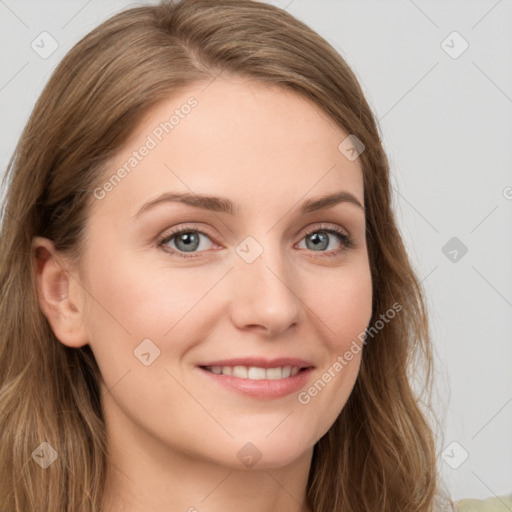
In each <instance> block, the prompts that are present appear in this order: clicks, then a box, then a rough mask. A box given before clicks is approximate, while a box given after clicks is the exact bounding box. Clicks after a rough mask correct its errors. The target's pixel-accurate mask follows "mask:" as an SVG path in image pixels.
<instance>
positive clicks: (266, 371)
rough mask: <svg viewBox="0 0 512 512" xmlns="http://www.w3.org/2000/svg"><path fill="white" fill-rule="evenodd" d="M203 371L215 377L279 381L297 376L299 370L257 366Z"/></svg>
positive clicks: (211, 368) (290, 367)
mask: <svg viewBox="0 0 512 512" xmlns="http://www.w3.org/2000/svg"><path fill="white" fill-rule="evenodd" d="M204 369H205V370H207V371H209V372H212V373H216V374H217V375H231V376H233V377H238V378H239V379H251V380H279V379H287V378H288V377H293V376H294V375H297V373H299V371H300V370H301V369H300V368H299V367H298V366H278V367H276V368H260V367H258V366H205V367H204Z"/></svg>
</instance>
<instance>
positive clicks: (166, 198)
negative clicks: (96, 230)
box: [133, 191, 365, 219]
mask: <svg viewBox="0 0 512 512" xmlns="http://www.w3.org/2000/svg"><path fill="white" fill-rule="evenodd" d="M161 203H182V204H186V205H189V206H195V207H197V208H202V209H204V210H209V211H213V212H219V213H227V214H229V215H236V214H238V213H239V212H240V206H239V205H237V204H235V203H233V202H232V201H231V200H230V199H227V198H225V197H218V196H207V195H199V194H190V193H188V192H164V193H163V194H161V195H159V196H158V197H156V198H154V199H151V200H150V201H148V202H146V203H144V204H143V205H142V207H141V208H140V210H139V211H138V212H137V213H136V214H135V215H134V216H133V218H134V219H137V218H138V217H140V216H141V215H142V214H143V213H144V212H146V211H147V210H149V209H151V208H153V207H155V206H156V205H158V204H161ZM340 203H349V204H353V205H355V206H357V207H358V208H360V209H361V210H362V211H363V212H364V211H365V208H364V206H363V205H362V204H361V203H360V202H359V200H358V199H357V198H356V197H355V196H354V195H353V194H352V193H350V192H346V191H341V192H336V193H333V194H329V195H326V196H322V197H318V198H314V199H308V200H307V201H304V203H302V205H301V207H300V209H299V213H300V214H305V213H311V212H315V211H318V210H323V209H327V208H332V207H333V206H335V205H337V204H340Z"/></svg>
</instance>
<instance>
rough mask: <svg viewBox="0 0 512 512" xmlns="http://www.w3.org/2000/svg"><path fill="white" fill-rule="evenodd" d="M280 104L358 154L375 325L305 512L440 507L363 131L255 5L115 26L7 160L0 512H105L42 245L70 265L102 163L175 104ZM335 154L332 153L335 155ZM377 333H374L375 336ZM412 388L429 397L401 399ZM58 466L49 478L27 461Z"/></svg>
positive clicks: (390, 235) (390, 231)
mask: <svg viewBox="0 0 512 512" xmlns="http://www.w3.org/2000/svg"><path fill="white" fill-rule="evenodd" d="M220 73H226V74H231V75H233V76H242V77H246V78H251V79H254V80H257V81H259V82H264V83H270V84H277V85H280V86H282V87H285V88H291V89H293V90H295V91H297V92H299V93H301V94H302V95H304V96H305V97H307V98H309V99H311V100H313V101H314V102H315V103H316V104H317V105H318V106H319V107H320V108H321V109H323V111H324V112H325V113H326V114H327V116H326V117H327V118H330V119H331V121H332V122H333V123H335V124H337V125H338V126H340V127H341V128H342V129H343V130H344V131H346V132H347V133H349V134H352V135H355V136H356V137H357V138H358V139H359V140H360V141H362V143H363V144H364V146H365V150H364V151H363V153H361V155H360V156H359V158H360V159H361V165H362V168H363V175H364V191H365V192H364V194H365V204H366V223H367V242H368V251H369V257H370V266H371V273H372V279H373V290H374V295H373V316H372V320H371V324H370V325H374V324H375V323H376V322H377V321H378V320H379V319H380V318H381V315H382V314H385V312H386V311H387V310H388V309H389V308H390V307H391V306H392V305H393V304H395V303H398V304H399V305H401V311H400V313H399V314H397V315H396V316H395V318H393V320H392V321H389V322H386V323H384V325H383V327H382V328H381V329H379V330H378V333H375V335H372V337H371V339H370V338H369V340H368V343H367V344H366V346H365V348H364V350H363V353H362V362H361V368H360V373H359V375H358V378H357V381H356V384H355V387H354V389H353V391H352V393H351V395H350V398H349V400H348V402H347V403H346V405H345V407H344V409H343V410H342V412H341V414H340V415H339V417H338V418H337V419H336V421H335V423H334V424H333V426H332V427H331V428H330V430H329V431H328V432H327V433H326V434H325V435H324V436H323V437H322V438H321V439H320V440H319V441H318V443H317V444H316V445H315V448H314V453H313V460H312V465H311V470H310V475H309V481H308V488H307V498H308V502H309V506H310V507H311V509H312V510H313V511H314V512H363V511H364V512H367V511H372V512H397V511H405V510H406V511H408V512H415V511H417V512H420V511H421V512H427V511H431V510H432V508H433V504H434V496H435V493H436V490H437V478H436V454H435V444H434V436H433V433H432V429H431V426H429V422H428V420H427V416H426V414H427V413H426V412H425V411H427V412H428V410H429V409H428V407H426V408H425V410H423V409H424V408H423V406H420V405H419V404H420V403H424V404H427V405H428V403H429V400H428V399H429V396H430V392H429V390H430V389H431V377H432V353H431V352H432V347H431V342H430V339H429V332H428V325H427V318H426V312H425V306H424V301H423V298H422V291H421V288H420V284H419V282H418V279H417V278H416V276H415V274H414V272H413V270H412V268H411V265H410V263H409V261H408V258H407V254H406V251H405V248H404V245H403V243H402V239H401V236H400V234H399V231H398V229H397V226H396V222H395V219H394V215H393V212H392V206H391V190H390V182H389V164H388V161H387V158H386V155H385V153H384V150H383V147H382V142H381V137H380V134H379V131H378V129H377V126H376V122H375V119H374V116H373V114H372V112H371V110H370V107H369V106H368V104H367V102H366V100H365V97H364V95H363V92H362V90H361V87H360V85H359V83H358V81H357V79H356V77H355V75H354V73H353V72H352V70H351V69H350V68H349V67H348V65H347V64H346V62H345V61H344V60H343V59H342V57H341V56H340V55H339V54H338V53H337V52H336V51H335V50H334V49H333V48H332V46H330V45H329V44H328V43H327V42H326V41H325V40H324V39H323V38H321V37H320V36H319V35H318V34H316V33H315V32H314V31H312V30H311V29H310V28H309V27H307V26H306V25H305V24H303V23H302V22H300V21H299V20H297V19H296V18H294V17H293V16H291V15H290V14H289V13H287V12H286V11H284V10H282V9H279V8H277V7H274V6H272V5H268V4H265V3H262V2H257V1H251V0H184V1H182V2H177V1H168V2H164V3H161V4H159V5H156V6H144V7H136V8H132V9H128V10H126V11H124V12H121V13H119V14H116V15H115V16H113V17H111V18H110V19H108V20H107V21H105V22H104V23H102V24H101V25H100V26H98V27H97V28H96V29H94V30H93V31H92V32H90V33H89V34H88V35H86V36H85V37H84V38H83V39H82V40H81V41H79V42H78V43H77V44H76V45H75V46H74V47H73V48H72V49H71V50H70V51H69V53H68V54H67V55H66V56H65V58H64V59H63V60H62V62H61V63H60V64H59V66H58V67H57V69H56V70H55V71H54V73H53V75H52V76H51V78H50V80H49V82H48V84H47V85H46V87H45V88H44V90H43V92H42V94H41V96H40V98H39V100H38V102H37V104H36V105H35V108H34V110H33V112H32V114H31V116H30V119H29V121H28V124H27V125H26V127H25V130H24V132H23V134H22V136H21V138H20V141H19V143H18V145H17V147H16V150H15V152H14V154H13V156H12V158H11V160H10V163H9V167H8V172H7V173H6V176H5V177H4V182H5V183H6V184H7V185H8V193H7V199H6V203H5V207H4V214H3V224H2V231H1V239H0V287H1V290H2V294H1V300H0V324H1V326H2V329H1V331H0V361H1V366H0V509H1V510H2V511H3V512H26V511H28V510H30V511H32V512H42V511H44V512H48V511H58V512H63V511H66V512H76V511H78V510H80V511H87V512H92V511H99V510H101V505H102V497H103V483H104V480H105V471H106V460H107V454H108V451H107V443H106V431H105V424H104V420H103V415H102V409H101V403H100V394H99V386H98V382H99V379H101V375H100V372H99V369H98V366H97V364H96V361H95V359H94V356H93V354H92V352H91V350H90V348H89V346H88V345H86V346H84V347H81V348H80V349H72V348H69V347H66V346H64V345H63V344H62V343H60V342H58V340H57V339H56V337H55V335H54V334H53V332H52V330H51V328H50V326H49V323H48V321H47V319H46V317H45V316H44V315H43V313H42V311H41V309H40V307H39V304H38V299H37V287H36V276H35V271H34V259H35V257H34V256H35V255H34V254H33V253H32V249H31V242H32V238H33V237H34V236H36V235H39V236H44V237H47V238H49V239H51V240H52V241H53V242H54V244H55V247H56V249H57V250H59V251H61V252H62V253H63V254H66V255H68V256H69V257H72V258H73V259H74V260H75V261H77V262H79V261H80V255H81V249H82V248H83V245H82V244H83V243H84V240H83V233H84V225H85V223H86V222H87V216H88V211H89V210H88V209H89V207H90V204H91V202H92V201H93V200H94V198H93V194H92V191H93V190H94V189H95V186H97V184H98V183H101V180H102V178H103V179H104V174H105V164H106V162H107V161H108V160H109V159H110V158H111V157H112V156H113V155H114V154H115V153H116V152H117V151H118V150H119V149H120V148H121V147H122V145H123V144H124V143H125V142H126V141H127V140H128V138H129V136H130V135H131V133H132V131H133V129H134V127H136V126H137V123H138V122H140V120H141V119H142V117H143V116H144V115H145V114H147V112H148V111H149V110H150V109H151V108H152V107H153V106H154V105H156V104H157V103H158V102H160V101H162V100H164V99H166V98H168V97H169V95H170V94H171V93H173V92H174V91H177V90H179V89H182V88H186V86H187V85H190V84H193V83H195V82H198V81H207V80H212V79H214V78H215V77H216V76H217V75H218V74H220ZM340 142H341V141H340ZM381 323H382V321H381ZM412 372H414V376H415V378H418V376H421V378H420V382H422V383H423V384H424V386H423V389H422V390H421V396H420V395H419V394H418V395H417V394H415V392H413V388H412V385H411V378H412ZM42 442H47V443H49V444H50V445H51V446H52V447H53V448H54V449H55V451H56V453H57V454H58V457H57V459H56V460H55V461H54V462H53V464H51V466H50V467H48V468H47V469H46V470H45V471H41V468H40V467H39V465H37V464H35V463H34V461H33V460H32V457H31V455H32V454H33V452H34V450H35V449H36V448H37V447H39V446H40V445H41V443H42Z"/></svg>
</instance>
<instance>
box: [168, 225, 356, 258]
mask: <svg viewBox="0 0 512 512" xmlns="http://www.w3.org/2000/svg"><path fill="white" fill-rule="evenodd" d="M319 231H322V232H325V233H331V234H333V235H336V236H337V237H338V240H339V241H340V242H341V244H342V246H341V247H340V248H339V249H335V250H331V251H320V254H323V255H324V256H327V257H332V256H338V255H340V254H341V253H344V252H346V251H348V250H349V249H351V248H352V247H353V246H354V242H353V240H352V239H351V238H350V236H349V235H347V234H346V233H345V231H344V230H342V229H341V228H338V227H333V226H330V225H325V224H320V225H319V226H314V227H313V228H309V229H307V230H306V231H305V232H304V235H303V237H302V238H301V240H302V239H303V238H305V237H307V236H308V235H311V234H313V233H317V232H319ZM190 232H193V233H199V234H200V235H204V236H206V237H208V238H210V239H211V240H212V242H214V240H213V239H214V237H213V236H212V235H211V234H210V233H208V232H207V231H202V230H200V229H197V228H192V227H188V226H182V227H180V228H177V229H176V230H174V231H172V232H171V233H167V234H165V235H163V236H162V237H160V239H159V241H158V247H162V249H163V251H164V252H167V253H169V254H176V255H178V256H179V257H181V258H197V257H200V254H201V253H202V252H205V251H199V252H197V253H190V254H191V256H184V254H185V253H184V252H182V251H175V250H173V249H169V248H168V247H167V248H165V249H164V248H163V246H164V244H166V243H167V242H170V241H171V240H172V239H173V238H174V237H175V236H178V235H181V234H182V233H190ZM312 252H315V251H312ZM192 254H193V255H192Z"/></svg>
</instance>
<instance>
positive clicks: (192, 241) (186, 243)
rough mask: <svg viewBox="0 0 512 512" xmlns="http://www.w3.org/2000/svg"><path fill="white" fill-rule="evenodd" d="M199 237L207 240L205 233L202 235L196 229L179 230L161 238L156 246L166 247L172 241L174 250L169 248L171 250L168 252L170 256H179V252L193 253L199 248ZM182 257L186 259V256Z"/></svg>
mask: <svg viewBox="0 0 512 512" xmlns="http://www.w3.org/2000/svg"><path fill="white" fill-rule="evenodd" d="M201 236H203V237H206V238H209V236H208V235H207V234H206V233H203V232H202V231H199V230H197V229H190V228H180V229H177V230H176V231H173V232H172V233H171V234H169V235H166V236H165V237H164V238H162V239H161V240H160V242H159V244H158V245H159V246H164V245H165V246H167V244H168V243H169V242H171V241H173V243H174V248H170V249H171V250H170V251H168V252H171V253H172V254H176V253H178V254H179V253H180V252H185V253H187V252H194V251H196V250H197V249H198V248H199V247H200V246H201ZM173 239H175V240H173ZM201 247H202V246H201ZM164 250H165V249H164ZM196 252H197V251H196ZM199 252H201V251H199ZM180 256H181V254H180ZM184 257H185V258H187V257H188V256H184Z"/></svg>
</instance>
